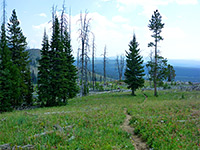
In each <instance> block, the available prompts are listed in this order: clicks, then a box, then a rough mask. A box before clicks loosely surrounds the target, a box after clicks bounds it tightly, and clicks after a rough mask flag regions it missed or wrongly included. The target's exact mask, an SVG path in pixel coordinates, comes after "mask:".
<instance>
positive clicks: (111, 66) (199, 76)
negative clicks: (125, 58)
mask: <svg viewBox="0 0 200 150" xmlns="http://www.w3.org/2000/svg"><path fill="white" fill-rule="evenodd" d="M27 51H29V55H30V67H31V72H34V74H35V75H36V76H37V73H38V66H39V62H38V60H39V59H40V58H41V51H40V49H28V50H27ZM168 62H169V63H170V64H171V65H173V66H174V69H175V71H176V81H184V82H186V81H191V82H200V61H197V60H175V59H169V60H168ZM75 65H76V62H75ZM88 68H89V70H91V69H90V68H91V64H89V67H88ZM95 71H96V73H98V74H100V75H103V58H96V60H95ZM106 72H107V76H108V77H110V78H113V79H116V80H117V79H118V73H117V67H116V60H115V58H114V57H111V58H108V60H107V68H106ZM145 73H147V70H146V69H145Z"/></svg>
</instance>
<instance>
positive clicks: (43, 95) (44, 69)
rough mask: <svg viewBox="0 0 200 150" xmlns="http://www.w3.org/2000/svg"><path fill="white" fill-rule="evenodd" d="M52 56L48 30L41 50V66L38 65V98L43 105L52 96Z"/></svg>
mask: <svg viewBox="0 0 200 150" xmlns="http://www.w3.org/2000/svg"><path fill="white" fill-rule="evenodd" d="M49 63H50V57H49V41H48V36H47V34H46V31H45V32H44V37H43V42H42V50H41V59H40V60H39V64H40V66H39V67H38V70H39V72H38V95H39V97H38V99H39V102H40V103H41V105H42V106H45V105H47V104H49V103H50V102H49V101H50V100H51V98H50V93H49V91H50V90H51V89H50V87H49V83H50V78H49V73H50V69H49V67H50V64H49Z"/></svg>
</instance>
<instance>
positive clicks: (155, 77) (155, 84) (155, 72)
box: [153, 34, 158, 96]
mask: <svg viewBox="0 0 200 150" xmlns="http://www.w3.org/2000/svg"><path fill="white" fill-rule="evenodd" d="M156 37H157V34H156ZM157 55H158V54H157V38H156V39H155V70H154V81H153V82H154V96H158V93H157V65H158V64H157V59H158V56H157Z"/></svg>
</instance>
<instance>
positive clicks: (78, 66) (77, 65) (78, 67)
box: [76, 48, 80, 83]
mask: <svg viewBox="0 0 200 150" xmlns="http://www.w3.org/2000/svg"><path fill="white" fill-rule="evenodd" d="M79 52H80V48H78V50H77V58H76V63H77V64H76V67H77V70H78V73H77V74H78V83H79V77H80V76H79V74H80V64H79V63H80V62H79Z"/></svg>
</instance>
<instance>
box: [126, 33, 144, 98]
mask: <svg viewBox="0 0 200 150" xmlns="http://www.w3.org/2000/svg"><path fill="white" fill-rule="evenodd" d="M138 45H139V44H138V42H137V41H136V37H135V34H134V35H133V40H132V41H131V42H130V44H129V52H127V51H126V70H125V73H124V76H125V83H127V84H128V88H130V89H131V90H132V95H135V91H136V89H138V88H139V87H142V86H143V85H144V79H143V76H144V67H143V65H142V64H143V60H142V56H140V49H139V48H138Z"/></svg>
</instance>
